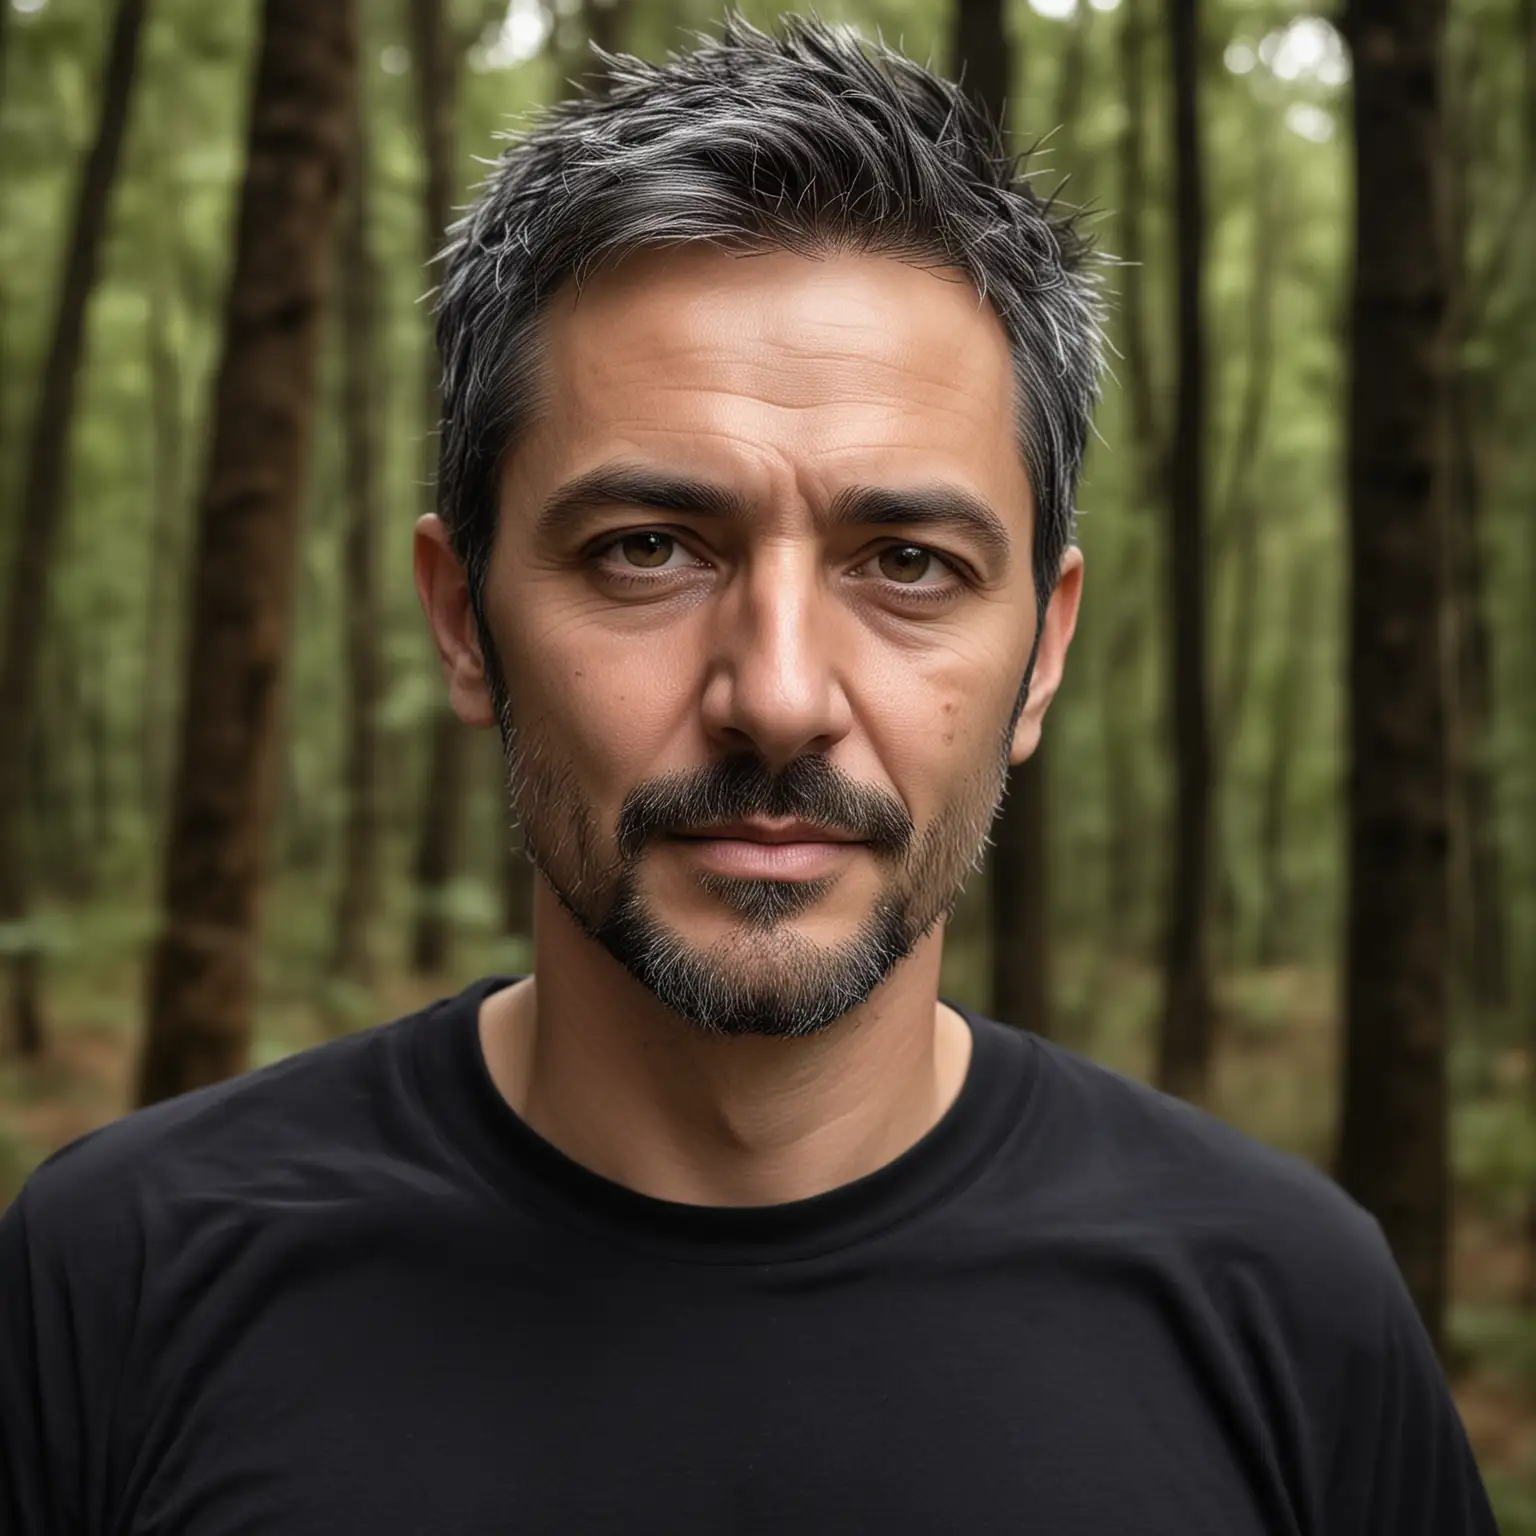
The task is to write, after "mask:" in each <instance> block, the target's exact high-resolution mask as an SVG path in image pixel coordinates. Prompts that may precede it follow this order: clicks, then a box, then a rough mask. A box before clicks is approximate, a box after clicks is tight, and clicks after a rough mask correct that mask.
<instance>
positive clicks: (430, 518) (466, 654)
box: [412, 514, 496, 726]
mask: <svg viewBox="0 0 1536 1536" xmlns="http://www.w3.org/2000/svg"><path fill="white" fill-rule="evenodd" d="M412 554H413V566H414V573H415V578H416V595H417V597H418V598H419V599H420V600H421V607H422V612H423V613H425V614H426V617H427V623H428V625H429V626H430V627H431V630H432V638H433V640H434V641H435V642H436V645H437V654H438V658H439V660H440V661H441V663H442V668H443V679H444V681H445V682H446V683H447V684H448V702H449V703H450V704H451V705H452V706H453V712H454V713H455V714H456V715H457V716H458V717H459V719H461V720H462V721H463V722H464V723H465V725H471V726H490V725H494V724H495V723H496V710H495V706H494V704H493V702H492V700H491V694H490V689H489V688H488V687H487V685H486V680H485V658H484V657H483V656H482V655H481V653H480V637H479V634H478V632H477V630H476V627H475V617H474V610H473V607H472V605H471V603H470V599H469V578H468V576H467V575H466V573H465V570H464V567H463V565H462V563H461V562H460V560H459V557H458V556H457V555H456V554H455V553H454V552H453V548H452V546H451V544H450V543H449V539H448V530H447V529H446V528H445V527H444V526H443V522H442V519H441V518H439V517H437V516H436V515H435V514H428V515H427V516H426V517H423V518H421V519H420V520H419V521H418V522H417V524H416V534H415V542H414V546H413V551H412Z"/></svg>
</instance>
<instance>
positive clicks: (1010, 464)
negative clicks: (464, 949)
mask: <svg viewBox="0 0 1536 1536" xmlns="http://www.w3.org/2000/svg"><path fill="white" fill-rule="evenodd" d="M439 312H440V323H439V339H440V342H441V346H442V351H443V363H444V378H445V416H444V428H443V440H442V473H441V482H440V489H441V508H442V511H441V517H440V519H439V518H427V519H425V520H424V521H423V523H422V524H421V525H420V527H419V528H418V531H417V536H416V573H417V582H418V586H419V589H420V593H421V597H422V601H423V604H424V606H425V609H426V612H427V615H428V618H429V620H430V622H431V625H432V629H433V633H434V634H435V636H436V639H437V644H438V647H439V649H440V651H441V654H442V660H443V666H444V670H445V673H446V675H447V679H448V686H449V689H450V691H451V696H452V699H453V703H454V707H455V708H456V709H457V711H458V712H459V714H460V715H461V717H462V718H463V719H464V720H465V721H466V722H467V723H469V724H471V725H480V726H489V725H492V724H495V725H498V726H499V728H500V730H501V733H502V736H503V739H504V742H505V745H506V751H507V759H508V766H509V782H510V784H511V792H512V799H513V803H514V809H515V812H516V816H517V820H518V822H519V824H520V825H521V826H522V828H523V829H524V833H525V836H526V839H527V844H528V849H529V852H530V855H531V857H532V858H533V860H534V862H535V863H536V865H537V867H538V869H539V872H540V874H541V876H542V880H541V883H540V887H539V892H538V898H537V902H538V905H537V914H536V916H537V926H536V942H535V965H534V972H533V975H532V976H531V977H528V978H525V979H523V980H520V981H517V982H515V983H513V982H510V981H509V980H508V979H506V978H500V979H493V980H488V981H485V982H481V983H479V984H477V985H475V986H473V987H471V988H470V989H469V990H468V991H467V992H465V993H463V994H462V995H461V996H459V997H457V998H453V999H450V1000H448V1001H446V1002H444V1003H440V1004H438V1005H437V1006H436V1007H434V1008H431V1009H428V1010H427V1011H426V1012H424V1013H422V1014H419V1015H416V1016H413V1017H410V1018H407V1019H403V1020H400V1021H398V1022H396V1023H394V1024H391V1025H388V1026H385V1027H384V1028H382V1029H378V1030H374V1031H371V1032H368V1033H365V1034H362V1035H359V1036H355V1037H353V1038H350V1039H347V1040H345V1041H342V1042H339V1043H336V1044H334V1045H330V1046H327V1047H325V1048H323V1049H321V1050H318V1051H314V1052H310V1053H307V1054H304V1055H301V1056H298V1057H295V1058H293V1059H290V1060H289V1061H287V1062H284V1063H282V1064H280V1065H279V1066H277V1067H274V1068H271V1069H269V1070H267V1071H264V1072H260V1073H256V1074H254V1075H252V1076H250V1077H247V1078H245V1079H243V1080H241V1081H239V1082H235V1083H230V1084H225V1085H222V1086H220V1087H217V1088H215V1089H212V1090H208V1091H204V1092H200V1093H195V1094H191V1095H189V1096H187V1097H186V1098H184V1099H181V1100H179V1101H175V1102H172V1103H169V1104H166V1105H163V1106H160V1107H158V1108H156V1109H153V1110H150V1111H147V1112H145V1113H142V1114H138V1115H134V1116H130V1117H129V1118H128V1119H127V1120H125V1121H123V1122H120V1123H119V1124H117V1125H115V1126H113V1127H110V1128H108V1129H107V1130H105V1131H103V1132H100V1133H98V1134H97V1135H95V1136H93V1137H91V1138H88V1139H87V1140H85V1141H83V1142H80V1143H77V1144H76V1145H75V1146H74V1147H73V1148H71V1149H69V1150H67V1151H66V1152H65V1153H63V1154H62V1155H60V1156H59V1157H57V1158H55V1159H54V1160H53V1161H52V1162H51V1163H50V1164H49V1165H47V1166H46V1167H45V1168H44V1169H42V1170H41V1171H40V1172H39V1173H38V1174H37V1175H36V1176H35V1177H34V1178H33V1180H32V1181H31V1183H30V1184H29V1185H28V1187H27V1189H26V1190H25V1192H24V1193H23V1195H22V1196H21V1198H20V1199H19V1201H18V1202H17V1204H16V1206H15V1208H14V1209H13V1210H12V1212H11V1213H10V1214H9V1215H8V1216H7V1218H6V1220H5V1225H4V1229H3V1242H0V1281H3V1303H0V1315H3V1322H0V1341H3V1350H4V1354H3V1360H4V1376H3V1385H0V1447H3V1454H0V1468H3V1476H4V1489H3V1501H0V1510H3V1511H4V1513H5V1516H6V1518H7V1519H8V1521H9V1524H8V1525H7V1527H6V1529H7V1530H9V1531H18V1532H22V1533H25V1536H34V1533H42V1532H49V1533H61V1532H92V1533H95V1532H103V1533H104V1532H107V1531H112V1532H122V1533H148V1532H175V1533H177V1536H204V1533H207V1536H213V1533H226V1532H234V1531H251V1532H274V1533H275V1532H282V1533H284V1536H305V1533H318V1532H322V1531H346V1532H353V1531H357V1532H369V1533H393V1532H400V1533H411V1536H418V1533H423V1532H443V1533H453V1536H460V1533H469V1536H475V1533H489V1532H503V1531H507V1532H513V1531H515V1532H555V1533H588V1532H615V1533H619V1532H623V1533H630V1532H642V1533H643V1532H656V1533H667V1536H675V1533H688V1532H698V1533H757V1532H763V1533H768V1532H774V1533H778V1532H795V1533H826V1536H832V1533H838V1536H844V1533H849V1532H882V1533H884V1532H907V1531H911V1532H934V1533H940V1532H942V1533H951V1532H955V1533H967V1536H970V1533H979V1532H983V1531H998V1532H1002V1531H1008V1532H1016V1531H1020V1532H1022V1531H1028V1532H1039V1533H1042V1536H1109V1533H1115V1536H1133V1533H1134V1536H1153V1533H1166V1536H1175V1533H1177V1536H1195V1533H1210V1536H1259V1533H1266V1536H1275V1533H1302V1532H1306V1533H1331V1536H1346V1533H1348V1536H1361V1533H1381V1536H1387V1533H1392V1536H1404V1533H1417V1532H1423V1533H1425V1536H1429V1533H1434V1536H1453V1533H1463V1532H1488V1531H1491V1530H1492V1529H1493V1526H1492V1521H1491V1517H1490V1515H1489V1513H1488V1510H1487V1507H1486V1504H1485V1502H1484V1499H1483V1495H1482V1491H1481V1489H1480V1487H1479V1484H1478V1479H1477V1474H1476V1471H1475V1469H1474V1467H1473V1465H1472V1462H1471V1459H1470V1457H1469V1454H1468V1450H1467V1446H1466V1443H1465V1440H1464V1437H1463V1435H1462V1431H1461V1428H1460V1425H1459V1423H1458V1421H1457V1418H1456V1413H1455V1410H1454V1408H1453V1406H1452V1404H1451V1401H1450V1398H1449V1396H1448V1394H1447V1392H1446V1389H1445V1386H1444V1383H1443V1382H1442V1380H1441V1377H1440V1374H1439V1371H1438V1369H1437V1367H1436V1364H1435V1361H1434V1359H1433V1356H1432V1354H1431V1351H1430V1349H1429V1346H1428V1344H1427V1342H1426V1339H1425V1336H1424V1334H1423V1332H1422V1330H1421V1329H1420V1327H1419V1324H1418V1322H1417V1320H1416V1318H1415V1316H1414V1313H1413V1309H1412V1307H1411V1306H1410V1304H1409V1302H1408V1300H1407V1298H1406V1296H1405V1293H1404V1289H1403V1286H1402V1284H1401V1282H1400V1281H1399V1279H1398V1276H1397V1273H1396V1271H1395V1269H1394V1267H1393V1263H1392V1260H1391V1257H1390V1255H1389V1254H1388V1252H1387V1250H1386V1248H1385V1245H1384V1244H1383V1242H1382V1239H1381V1236H1380V1232H1379V1230H1378V1229H1377V1227H1376V1226H1375V1224H1374V1223H1373V1222H1372V1221H1371V1220H1370V1219H1369V1218H1368V1217H1367V1216H1365V1215H1364V1214H1363V1213H1362V1212H1361V1211H1360V1210H1358V1209H1357V1208H1356V1207H1355V1206H1353V1205H1352V1204H1351V1203H1350V1202H1349V1201H1348V1200H1347V1199H1346V1198H1345V1197H1344V1196H1343V1195H1342V1194H1340V1193H1339V1192H1338V1191H1337V1190H1336V1189H1335V1188H1333V1186H1331V1185H1330V1184H1329V1183H1328V1182H1327V1181H1326V1180H1325V1179H1323V1178H1322V1177H1321V1176H1320V1175H1318V1174H1316V1173H1314V1172H1313V1171H1311V1170H1310V1169H1308V1168H1306V1167H1304V1166H1302V1165H1300V1164H1298V1163H1295V1162H1293V1161H1290V1160H1288V1159H1286V1158H1283V1157H1280V1156H1278V1155H1275V1154H1273V1153H1270V1152H1268V1151H1265V1150H1264V1149H1262V1148H1260V1147H1258V1146H1255V1145H1254V1144H1252V1143H1250V1142H1248V1141H1246V1140H1244V1139H1243V1138H1242V1137H1240V1136H1238V1135H1236V1134H1235V1133H1233V1132H1231V1131H1228V1130H1226V1129H1225V1128H1223V1127H1222V1126H1221V1125H1219V1124H1218V1123H1216V1122H1215V1121H1213V1120H1211V1119H1209V1118H1207V1117H1205V1116H1203V1115H1202V1114H1200V1113H1199V1112H1197V1111H1195V1110H1193V1109H1190V1108H1188V1107H1186V1106H1184V1105H1182V1104H1179V1103H1176V1102H1174V1101H1171V1100H1168V1099H1165V1098H1162V1097H1160V1096H1159V1095H1157V1094H1155V1093H1153V1092H1151V1091H1149V1090H1146V1089H1143V1088H1141V1087H1139V1086H1136V1085H1133V1084H1131V1083H1128V1082H1125V1081H1123V1080H1121V1079H1119V1078H1117V1077H1115V1076H1113V1075H1111V1074H1109V1073H1107V1072H1104V1071H1102V1070H1100V1069H1097V1068H1095V1067H1093V1066H1091V1065H1090V1064H1088V1063H1086V1062H1084V1061H1081V1060H1079V1059H1077V1058H1076V1057H1073V1056H1072V1055H1070V1054H1068V1053H1066V1052H1064V1051H1061V1050H1059V1049H1057V1048H1055V1047H1053V1046H1050V1045H1048V1044H1046V1043H1044V1042H1042V1041H1038V1040H1035V1039H1033V1038H1031V1037H1030V1036H1029V1035H1027V1034H1024V1033H1021V1032H1019V1031H1016V1030H1013V1029H1008V1028H1005V1027H1003V1026H1002V1025H999V1024H996V1023H992V1022H989V1021H988V1020H985V1019H981V1018H976V1017H973V1016H970V1015H967V1014H964V1013H963V1012H961V1011H959V1010H957V1009H954V1008H952V1007H949V1006H947V1005H945V1004H944V1003H942V1002H940V1001H939V1000H938V996H937V987H938V976H939V958H940V949H941V945H942V941H943V931H944V923H945V918H946V916H947V914H948V912H949V910H950V908H951V905H952V903H953V901H954V899H955V896H956V893H957V892H958V890H959V889H960V887H961V884H962V882H963V880H964V879H965V877H966V875H967V873H968V872H969V871H970V870H971V869H972V868H973V867H974V865H975V863H976V860H977V858H978V856H979V854H980V852H981V849H982V846H983V843H984V840H985V837H986V834H987V828H988V826H989V823H990V822H991V820H992V816H993V813H994V811H995V809H996V806H997V803H998V799H999V796H1000V794H1001V791H1002V786H1003V783H1004V776H1005V772H1006V766H1007V764H1008V763H1009V762H1018V761H1021V760H1022V759H1024V758H1025V757H1027V756H1028V755H1029V753H1030V752H1031V751H1032V750H1033V748H1034V747H1035V744H1036V743H1037V741H1038V739H1039V734H1040V727H1041V719H1042V716H1043V714H1044V712H1045V709H1046V706H1047V704H1048V703H1049V701H1050V699H1051V696H1052V694H1053V693H1054V692H1055V690H1056V687H1057V684H1058V683H1059V681H1060V679H1061V675H1062V665H1063V661H1064V659H1065V655H1066V651H1067V647H1068V643H1069V641H1070V639H1071V636H1072V629H1073V623H1074V620H1075V618H1076V613H1077V606H1078V594H1079V590H1080V587H1081V581H1082V562H1081V559H1080V557H1079V555H1078V553H1077V551H1076V550H1075V549H1074V548H1072V547H1071V544H1070V533H1071V512H1072V495H1073V487H1074V482H1075V479H1076V475H1077V471H1078V465H1079V461H1080V457H1081V454H1082V448H1083V442H1084V436H1085V433H1086V429H1087V424H1088V411H1089V406H1090V403H1091V400H1092V398H1093V395H1094V392H1095V386H1096V377H1097V369H1098V344H1099V338H1098V328H1097V314H1098V303H1097V295H1096V290H1095V285H1094V277H1093V273H1092V269H1091V267H1090V266H1089V264H1088V257H1087V254H1086V252H1085V250H1084V248H1083V245H1082V242H1081V241H1080V240H1079V239H1078V237H1077V236H1076V234H1075V233H1074V232H1073V229H1072V228H1071V226H1070V225H1069V224H1067V223H1064V222H1062V221H1061V220H1060V219H1059V218H1058V217H1057V216H1055V215H1054V214H1053V213H1052V211H1051V210H1050V209H1048V208H1046V207H1043V206H1042V205H1041V203H1040V202H1039V200H1038V199H1037V198H1036V197H1035V196H1034V194H1033V193H1032V192H1031V191H1030V190H1029V188H1028V186H1027V184H1026V183H1024V182H1023V181H1021V180H1020V179H1018V177H1017V175H1016V173H1015V170H1014V168H1013V167H1012V166H1010V165H1009V164H1008V163H1007V162H1006V160H1005V159H1004V157H1003V155H1002V152H1001V145H1000V142H999V140H998V138H997V136H996V134H995V132H994V130H993V129H992V128H991V127H990V126H989V125H988V124H987V123H986V122H985V121H983V120H982V118H981V117H980V116H979V115H978V114H977V113H976V111H975V110H973V108H972V107H971V106H969V105H968V104H967V102H966V101H965V100H964V98H963V97H962V96H961V95H960V94H959V93H958V92H956V91H955V90H954V89H953V88H951V87H950V86H948V85H945V84H942V83H941V82H939V81H938V80H936V79H934V78H933V77H932V76H931V75H929V74H928V73H927V72H925V71H924V70H922V69H919V68H917V67H916V66H914V65H913V64H911V63H909V62H907V61H906V60H904V59H902V58H900V57H899V56H897V55H895V54H893V53H890V52H886V51H883V50H868V51H866V50H864V49H862V48H861V47H859V46H858V45H856V43H855V42H853V41H851V40H850V39H849V38H848V37H847V36H846V35H844V34H842V33H839V32H837V31H834V30H830V29H826V28H823V27H821V26H819V25H807V24H803V23H799V22H790V23H788V25H787V30H786V32H785V33H784V35H783V36H782V37H781V38H779V39H777V40H773V39H770V38H768V37H765V36H763V35H762V34H759V33H757V32H755V31H753V30H751V29H749V28H748V27H746V26H744V25H741V24H738V23H734V22H733V23H731V24H729V25H728V26H727V28H726V31H725V35H724V38H723V40H722V41H721V42H720V43H719V44H716V45H710V46H706V47H704V48H702V49H701V50H700V51H698V52H696V53H694V54H692V55H690V56H687V57H684V58H680V59H678V60H675V61H674V62H673V63H671V64H669V65H667V66H665V67H663V68H659V69H650V68H644V67H641V66H639V65H626V66H625V67H624V68H623V70H622V71H621V72H620V73H619V75H618V78H617V81H616V83H615V85H614V86H613V89H612V91H611V93H610V94H609V95H608V96H607V98H606V99H604V100H584V101H579V102H572V103H566V104H564V105H562V106H561V107H559V108H557V109H556V110H555V111H554V113H553V114H552V115H551V116H550V117H549V118H548V119H547V120H546V121H545V123H544V124H543V125H542V126H541V127H539V128H538V129H537V130H536V131H535V132H533V133H532V134H531V135H529V136H528V137H526V138H525V139H523V140H521V141H519V142H517V143H515V144H514V145H513V147H512V148H511V149H510V150H509V151H508V153H507V154H506V156H505V157H504V158H503V160H502V162H501V163H500V165H499V167H498V168H497V169H496V170H495V172H494V173H493V174H492V176H491V179H490V181H489V183H488V185H487V186H486V188H485V190H484V192H483V195H482V196H481V199H480V201H479V204H478V206H477V207H476V208H475V210H474V211H473V212H472V213H471V214H470V215H469V217H468V218H466V219H465V220H464V222H463V223H462V224H461V225H460V226H459V227H458V230H457V233H456V237H455V240H454V243H453V245H452V248H451V250H450V252H449V253H448V258H447V268H446V278H445V282H444V285H443V289H442V292H441V296H440V311H439Z"/></svg>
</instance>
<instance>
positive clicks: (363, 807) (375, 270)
mask: <svg viewBox="0 0 1536 1536" xmlns="http://www.w3.org/2000/svg"><path fill="white" fill-rule="evenodd" d="M355 119H356V121H355V127H354V132H353V136H352V137H353V143H352V160H351V166H350V183H351V185H350V195H349V197H348V200H347V208H346V217H345V223H344V225H343V240H342V262H343V270H344V274H345V276H344V280H343V283H342V303H341V328H342V375H343V379H342V395H343V399H342V414H343V422H344V431H345V434H346V463H347V488H346V506H347V527H346V553H345V559H344V561H343V572H344V576H343V580H344V583H345V588H346V591H345V602H346V605H347V612H346V641H347V655H346V662H347V682H348V688H347V768H346V776H347V778H346V783H347V824H346V830H345V833H344V838H345V842H344V846H343V852H342V874H341V889H340V892H339V894H338V897H337V902H336V915H335V923H336V930H335V943H334V950H333V957H332V965H333V968H334V969H335V970H336V971H337V972H338V973H339V974H340V975H342V976H347V977H351V978H353V979H354V980H357V981H361V982H367V981H369V980H371V978H372V974H373V967H372V955H371V952H370V947H369V935H370V931H371V929H372V925H373V919H374V914H375V912H376V911H377V907H378V900H377V895H378V862H379V861H378V841H379V819H380V815H379V751H378V712H379V699H380V694H381V690H382V684H383V673H382V663H381V658H380V654H379V633H380V622H381V616H380V610H379V595H378V551H377V548H376V545H377V529H378V527H379V521H380V507H379V484H378V466H379V458H380V443H379V421H380V419H381V415H382V402H381V401H380V399H379V382H378V381H379V378H380V374H379V372H378V347H377V331H378V306H379V286H380V281H379V265H378V260H377V257H376V256H375V254H374V250H373V237H372V229H371V202H372V199H371V196H370V187H369V178H370V177H371V175H372V155H371V153H370V148H371V146H370V144H369V142H368V122H367V113H366V112H365V111H364V109H363V104H362V102H361V100H359V102H358V105H357V109H356V112H355Z"/></svg>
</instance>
